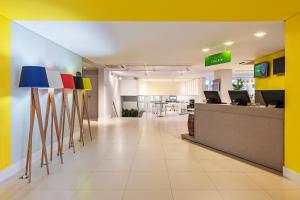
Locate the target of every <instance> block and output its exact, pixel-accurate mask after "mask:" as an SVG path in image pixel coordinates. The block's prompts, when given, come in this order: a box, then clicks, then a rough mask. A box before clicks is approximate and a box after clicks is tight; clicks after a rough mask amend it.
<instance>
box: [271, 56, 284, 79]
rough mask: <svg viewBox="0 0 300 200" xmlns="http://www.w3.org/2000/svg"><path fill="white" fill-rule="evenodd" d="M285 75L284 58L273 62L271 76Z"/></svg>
mask: <svg viewBox="0 0 300 200" xmlns="http://www.w3.org/2000/svg"><path fill="white" fill-rule="evenodd" d="M284 73H285V57H280V58H276V59H274V60H273V74H276V75H283V74H284Z"/></svg>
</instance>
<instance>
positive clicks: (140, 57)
mask: <svg viewBox="0 0 300 200" xmlns="http://www.w3.org/2000/svg"><path fill="white" fill-rule="evenodd" d="M17 23H19V24H21V25H23V26H25V27H26V28H28V29H30V30H32V31H33V32H36V33H38V34H40V35H42V36H44V37H45V38H48V39H49V40H52V41H54V42H56V43H58V44H60V45H61V46H63V47H65V48H67V49H69V50H71V51H73V52H75V53H77V54H79V55H81V56H83V57H86V58H88V59H90V60H92V61H93V62H95V63H97V64H99V65H106V64H112V65H116V64H125V65H126V64H134V65H139V66H137V67H134V68H135V69H136V68H138V69H145V67H144V65H192V67H190V69H191V70H190V71H189V72H184V73H182V72H168V71H165V72H159V69H161V68H162V69H166V68H168V67H165V66H164V67H146V69H150V71H149V72H148V74H147V76H146V74H145V72H136V71H133V72H130V71H127V72H116V74H121V75H124V76H126V75H134V76H138V77H149V76H152V77H166V76H171V77H173V76H184V77H195V76H199V75H200V74H202V75H204V74H205V73H209V72H210V71H212V70H217V69H234V70H235V71H239V72H240V71H241V70H246V71H249V70H251V68H252V66H240V65H238V63H239V62H242V61H244V60H249V59H250V60H251V59H255V58H257V57H260V56H263V55H267V54H270V53H273V52H276V51H279V50H282V49H284V23H283V22H54V21H18V22H17ZM258 31H264V32H266V33H267V35H266V36H265V37H264V38H256V37H254V35H253V34H254V33H255V32H258ZM229 40H230V41H234V42H235V44H234V45H232V46H231V47H229V48H228V49H229V50H231V51H232V62H231V63H230V64H223V65H219V66H214V67H208V68H205V67H204V66H203V62H204V57H205V56H206V55H208V54H212V53H217V52H220V51H223V50H225V47H224V45H223V42H225V41H229ZM202 48H211V49H213V50H212V51H211V52H209V53H204V52H202V51H201V49H202ZM131 68H132V67H128V69H131ZM153 68H155V70H153ZM185 68H186V67H185V66H177V67H174V66H172V69H176V70H179V71H182V70H184V69H185ZM205 71H207V72H205Z"/></svg>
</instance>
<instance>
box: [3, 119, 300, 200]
mask: <svg viewBox="0 0 300 200" xmlns="http://www.w3.org/2000/svg"><path fill="white" fill-rule="evenodd" d="M186 119H187V116H178V115H169V116H168V117H164V118H152V117H145V118H142V119H112V120H110V121H108V122H106V123H103V124H100V125H99V126H98V125H97V124H96V123H94V125H93V134H94V136H95V139H94V140H93V141H92V142H90V141H89V140H88V138H87V139H86V146H85V147H81V146H80V144H77V146H76V147H77V152H76V154H75V155H74V154H73V153H72V152H71V151H65V153H64V160H65V163H64V164H63V165H61V164H60V163H59V160H58V159H56V160H55V161H53V162H52V163H51V166H50V170H51V174H50V175H49V176H48V177H47V176H46V175H45V170H44V169H41V168H39V167H38V166H37V165H38V163H35V167H34V169H33V179H32V183H31V184H27V182H26V181H25V180H19V179H17V176H16V177H13V178H11V179H10V180H8V181H6V182H5V183H1V184H0V199H1V200H19V199H22V200H23V199H24V200H40V199H43V200H48V199H49V200H50V199H51V200H68V199H72V200H73V199H74V200H121V199H124V200H172V199H173V200H199V199H203V200H270V199H275V200H285V199H286V200H299V199H300V187H299V186H297V185H296V184H294V183H292V182H290V181H289V180H287V179H285V178H283V177H281V176H279V175H276V174H274V173H271V172H269V171H266V170H264V169H261V168H259V167H256V166H253V165H250V164H247V163H245V162H242V161H240V160H237V159H234V158H230V157H229V156H225V155H222V154H220V153H217V152H215V151H212V150H209V149H206V148H203V147H200V146H198V145H195V144H192V143H189V142H187V141H183V140H181V139H180V134H181V133H185V132H187V130H186ZM20 175H21V174H18V176H20Z"/></svg>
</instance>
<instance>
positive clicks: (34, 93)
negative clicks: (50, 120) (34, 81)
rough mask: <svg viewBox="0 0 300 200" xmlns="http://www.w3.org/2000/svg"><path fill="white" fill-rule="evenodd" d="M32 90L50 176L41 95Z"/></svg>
mask: <svg viewBox="0 0 300 200" xmlns="http://www.w3.org/2000/svg"><path fill="white" fill-rule="evenodd" d="M32 90H33V97H34V102H35V110H36V115H37V120H38V125H39V130H40V136H41V141H42V155H43V158H44V159H45V165H46V169H47V174H48V175H49V166H48V157H47V149H46V143H45V132H44V127H43V121H42V113H41V106H40V99H39V93H38V90H37V88H34V89H32Z"/></svg>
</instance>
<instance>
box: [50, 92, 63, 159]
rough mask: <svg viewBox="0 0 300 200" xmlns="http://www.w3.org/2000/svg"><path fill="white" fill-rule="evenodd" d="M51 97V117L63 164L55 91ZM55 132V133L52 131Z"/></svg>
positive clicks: (51, 93)
mask: <svg viewBox="0 0 300 200" xmlns="http://www.w3.org/2000/svg"><path fill="white" fill-rule="evenodd" d="M49 95H50V103H51V109H52V112H51V115H52V121H54V127H55V132H56V140H57V144H58V145H57V146H58V154H59V156H60V161H61V163H63V157H62V150H61V143H60V131H59V127H58V121H57V113H56V105H55V99H54V94H53V91H51V92H50V93H49ZM52 124H53V123H52ZM52 132H53V131H52Z"/></svg>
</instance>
